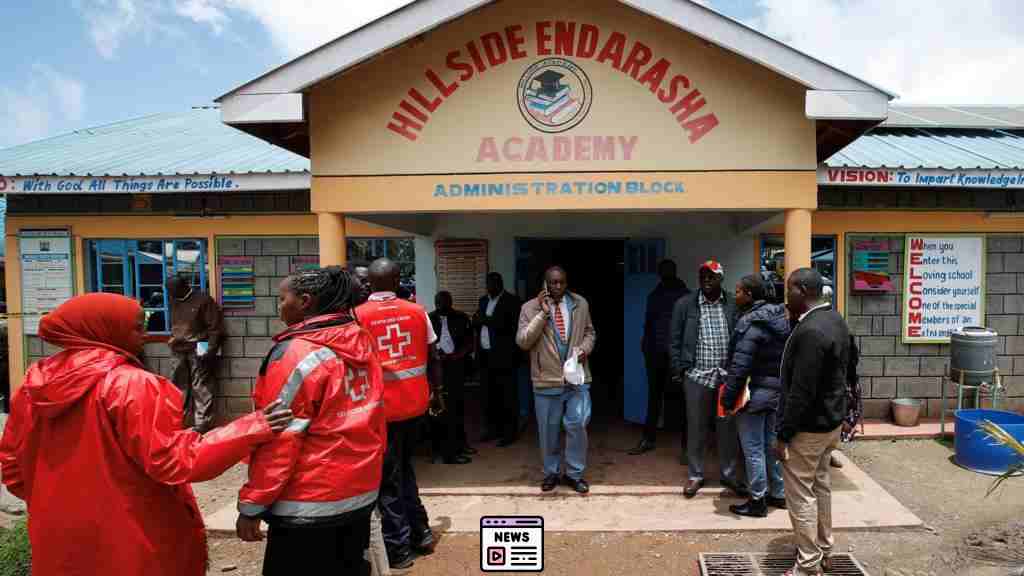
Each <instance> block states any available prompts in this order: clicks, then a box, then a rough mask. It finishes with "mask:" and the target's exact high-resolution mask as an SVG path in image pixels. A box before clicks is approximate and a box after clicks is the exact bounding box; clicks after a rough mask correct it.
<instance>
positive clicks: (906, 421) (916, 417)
mask: <svg viewBox="0 0 1024 576" xmlns="http://www.w3.org/2000/svg"><path fill="white" fill-rule="evenodd" d="M892 421H893V423H894V424H896V425H897V426H908V427H913V426H917V425H918V423H920V422H921V401H920V400H917V399H915V398H897V399H895V400H893V401H892Z"/></svg>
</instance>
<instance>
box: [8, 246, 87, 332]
mask: <svg viewBox="0 0 1024 576" xmlns="http://www.w3.org/2000/svg"><path fill="white" fill-rule="evenodd" d="M18 252H19V254H20V255H21V312H22V314H23V317H24V330H25V334H30V335H35V334H37V333H38V332H39V319H40V318H42V317H43V316H44V315H45V314H47V313H48V312H50V311H52V310H53V309H54V308H56V307H58V306H60V305H61V304H63V303H64V302H66V301H67V300H68V299H70V298H71V296H72V295H73V293H74V281H73V277H72V268H71V232H70V231H69V230H67V229H60V230H22V231H21V232H19V233H18Z"/></svg>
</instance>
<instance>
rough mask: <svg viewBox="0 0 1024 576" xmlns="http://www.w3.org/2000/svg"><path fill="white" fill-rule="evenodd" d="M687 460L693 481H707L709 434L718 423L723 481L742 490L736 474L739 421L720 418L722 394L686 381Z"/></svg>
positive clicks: (719, 457) (717, 435)
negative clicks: (706, 457) (720, 396)
mask: <svg viewBox="0 0 1024 576" xmlns="http://www.w3.org/2000/svg"><path fill="white" fill-rule="evenodd" d="M683 386H684V387H685V388H686V426H687V433H686V457H687V460H688V461H687V466H688V467H689V472H690V480H704V454H705V452H706V451H707V447H708V431H709V430H710V428H711V427H712V420H713V421H714V428H715V435H716V440H717V445H718V460H719V464H720V467H721V470H722V476H721V480H722V481H723V482H729V483H732V484H733V485H734V486H742V485H743V484H744V483H743V482H739V481H738V480H739V479H738V478H737V476H738V474H737V473H736V460H737V457H738V456H737V452H738V451H739V439H738V438H737V435H736V418H735V417H731V416H730V417H728V418H716V414H717V413H718V409H717V402H718V392H717V391H716V390H715V389H714V388H708V387H707V386H705V385H703V384H701V383H699V382H694V381H693V380H690V379H689V378H687V379H686V384H684V385H683Z"/></svg>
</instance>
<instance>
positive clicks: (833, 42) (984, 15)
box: [0, 0, 1024, 148]
mask: <svg viewBox="0 0 1024 576" xmlns="http://www.w3.org/2000/svg"><path fill="white" fill-rule="evenodd" d="M700 1H701V2H702V3H704V4H706V5H708V6H710V7H712V8H713V9H715V10H718V11H719V12H721V13H723V14H726V15H728V16H730V17H732V18H735V19H737V20H740V21H742V22H744V23H746V24H748V25H750V26H753V27H754V28H757V29H758V30H761V31H762V32H765V33H767V34H769V35H772V36H774V37H776V38H778V39H780V40H782V41H784V42H786V43H788V44H790V45H792V46H794V47H796V48H799V49H800V50H803V51H804V52H807V53H809V54H811V55H813V56H815V57H817V58H819V59H821V60H824V61H825V62H828V63H830V64H832V65H835V66H837V67H839V68H841V69H843V70H845V71H847V72H849V73H852V74H854V75H856V76H859V77H861V78H863V79H865V80H867V81H869V82H872V83H874V84H875V85H878V86H881V87H883V88H885V89H888V90H890V91H893V92H895V93H897V94H898V95H899V97H900V98H899V99H898V100H897V101H896V102H895V103H897V104H898V103H905V104H1016V105H1024V69H1022V67H1021V66H1020V65H1019V64H1018V63H1019V62H1024V2H1021V1H1020V0H970V1H967V0H899V1H895V2H894V1H892V0H700ZM405 3H406V2H405V0H8V1H6V2H2V6H0V21H2V22H4V24H5V28H6V29H7V33H6V34H3V35H0V70H2V71H3V74H0V148H4V147H8V146H12V145H17V144H21V143H24V142H30V141H33V140H38V139H41V138H45V137H48V136H54V135H57V134H62V133H66V132H69V131H72V130H77V129H81V128H86V127H90V126H98V125H102V124H108V123H111V122H116V121H119V120H124V119H128V118H134V117H138V116H142V115H146V114H153V113H157V112H172V111H177V110H185V109H187V108H189V107H191V106H203V105H211V104H212V103H213V99H214V98H216V97H217V96H219V95H221V94H223V93H225V92H227V91H229V90H231V89H232V88H235V87H237V86H239V85H241V84H243V83H245V82H247V81H248V80H251V79H253V78H255V77H257V76H259V75H260V74H262V73H264V72H266V71H267V70H270V69H271V68H273V67H275V66H277V65H279V64H282V63H284V62H286V61H288V60H290V59H292V58H294V57H296V56H299V55H301V54H303V53H305V52H307V51H309V50H311V49H312V48H315V47H316V46H319V45H320V44H323V43H325V42H327V41H329V40H331V39H333V38H335V37H337V36H339V35H341V34H344V33H345V32H347V31H349V30H351V29H353V28H355V27H358V26H359V25H361V24H363V23H365V22H367V21H369V20H372V19H374V18H376V17H378V16H380V15H382V14H385V13H387V12H389V11H391V10H393V9H395V8H397V7H399V6H401V5H402V4H405Z"/></svg>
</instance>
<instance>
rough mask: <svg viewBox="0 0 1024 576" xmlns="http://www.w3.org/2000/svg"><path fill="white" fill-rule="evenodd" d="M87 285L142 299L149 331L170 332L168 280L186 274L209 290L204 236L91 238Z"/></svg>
mask: <svg viewBox="0 0 1024 576" xmlns="http://www.w3.org/2000/svg"><path fill="white" fill-rule="evenodd" d="M86 246H87V248H86V250H87V256H88V264H87V270H86V285H87V286H88V290H89V291H90V292H109V293H112V294H123V295H124V296H127V297H129V298H134V299H136V300H138V301H139V304H141V305H142V307H143V309H144V310H145V312H146V329H147V330H148V331H149V332H170V329H171V327H170V313H169V307H168V305H169V302H168V297H167V294H165V290H164V283H165V281H166V279H167V278H168V277H169V276H172V275H175V274H182V275H184V276H186V277H187V278H188V279H189V283H190V284H191V285H192V288H193V289H194V290H200V291H204V292H205V291H206V279H207V273H208V271H207V269H206V243H205V242H204V241H203V240H89V241H87V242H86Z"/></svg>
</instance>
